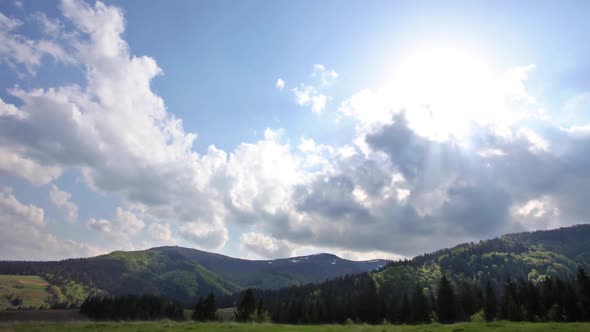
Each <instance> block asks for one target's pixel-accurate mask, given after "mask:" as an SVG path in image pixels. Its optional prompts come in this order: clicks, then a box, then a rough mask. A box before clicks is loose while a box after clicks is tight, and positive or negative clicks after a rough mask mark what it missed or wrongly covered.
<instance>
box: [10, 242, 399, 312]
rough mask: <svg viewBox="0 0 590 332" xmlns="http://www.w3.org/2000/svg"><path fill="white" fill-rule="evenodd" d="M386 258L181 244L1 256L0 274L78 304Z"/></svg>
mask: <svg viewBox="0 0 590 332" xmlns="http://www.w3.org/2000/svg"><path fill="white" fill-rule="evenodd" d="M387 263H388V261H385V260H372V261H364V262H362V261H361V262H356V261H349V260H345V259H341V258H339V257H337V256H334V255H331V254H318V255H311V256H300V257H292V258H285V259H276V260H245V259H238V258H233V257H228V256H224V255H220V254H214V253H210V252H205V251H200V250H196V249H189V248H182V247H158V248H152V249H148V250H143V251H127V252H126V251H115V252H112V253H110V254H107V255H102V256H97V257H91V258H79V259H66V260H62V261H54V262H27V261H3V262H0V274H7V275H18V274H20V275H38V276H42V277H44V278H45V279H47V280H48V281H49V282H50V283H51V284H53V285H56V286H58V287H59V288H60V290H61V293H62V294H61V295H63V296H62V297H64V298H66V299H67V300H68V302H70V303H75V304H79V303H81V302H82V301H83V300H84V299H85V298H86V297H87V296H88V295H89V294H93V293H106V294H112V295H123V294H139V293H153V294H164V295H167V296H170V297H173V298H176V299H178V300H180V301H182V302H184V303H192V302H195V301H196V299H197V298H198V297H199V296H202V295H206V294H208V293H209V292H211V291H212V292H215V293H217V294H219V295H229V294H231V293H234V292H236V291H239V290H241V289H244V288H250V287H251V288H261V289H276V288H280V287H286V286H291V285H299V284H304V283H309V282H318V281H323V280H326V279H331V278H334V277H336V276H339V275H343V274H352V273H359V272H366V271H371V270H375V269H378V268H380V267H382V266H384V265H386V264H387Z"/></svg>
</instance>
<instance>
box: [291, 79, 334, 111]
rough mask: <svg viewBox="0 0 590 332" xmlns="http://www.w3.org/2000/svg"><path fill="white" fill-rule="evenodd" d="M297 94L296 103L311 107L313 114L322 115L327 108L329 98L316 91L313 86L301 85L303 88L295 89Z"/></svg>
mask: <svg viewBox="0 0 590 332" xmlns="http://www.w3.org/2000/svg"><path fill="white" fill-rule="evenodd" d="M293 93H294V94H295V102H296V103H297V105H299V106H305V107H307V106H310V107H311V110H312V112H314V113H321V112H322V111H323V110H324V108H326V103H327V102H328V97H327V96H326V95H324V94H322V93H320V92H318V91H317V90H316V88H314V87H313V86H311V85H305V84H301V86H299V87H296V88H294V89H293Z"/></svg>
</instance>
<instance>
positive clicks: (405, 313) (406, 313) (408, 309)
mask: <svg viewBox="0 0 590 332" xmlns="http://www.w3.org/2000/svg"><path fill="white" fill-rule="evenodd" d="M411 318H412V305H411V304H410V299H409V298H408V294H404V297H403V298H402V308H401V315H400V323H402V324H406V323H410V322H411Z"/></svg>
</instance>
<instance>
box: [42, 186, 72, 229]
mask: <svg viewBox="0 0 590 332" xmlns="http://www.w3.org/2000/svg"><path fill="white" fill-rule="evenodd" d="M71 198H72V194H70V193H68V192H66V191H63V190H60V189H59V188H58V187H57V186H56V185H51V189H50V190H49V199H50V200H51V203H53V205H55V207H57V208H58V210H59V211H61V212H62V213H63V214H64V215H65V217H66V219H67V220H68V221H70V222H73V221H76V219H78V206H77V205H76V204H74V203H73V202H71V201H70V199H71Z"/></svg>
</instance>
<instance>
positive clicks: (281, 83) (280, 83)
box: [275, 78, 285, 91]
mask: <svg viewBox="0 0 590 332" xmlns="http://www.w3.org/2000/svg"><path fill="white" fill-rule="evenodd" d="M275 87H276V88H277V89H279V91H283V89H284V88H285V81H283V79H281V78H279V79H277V82H276V83H275Z"/></svg>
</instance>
